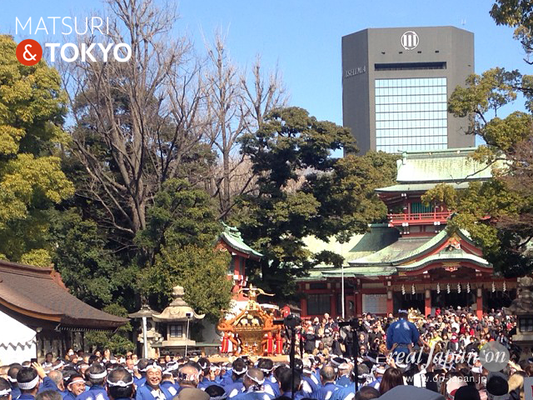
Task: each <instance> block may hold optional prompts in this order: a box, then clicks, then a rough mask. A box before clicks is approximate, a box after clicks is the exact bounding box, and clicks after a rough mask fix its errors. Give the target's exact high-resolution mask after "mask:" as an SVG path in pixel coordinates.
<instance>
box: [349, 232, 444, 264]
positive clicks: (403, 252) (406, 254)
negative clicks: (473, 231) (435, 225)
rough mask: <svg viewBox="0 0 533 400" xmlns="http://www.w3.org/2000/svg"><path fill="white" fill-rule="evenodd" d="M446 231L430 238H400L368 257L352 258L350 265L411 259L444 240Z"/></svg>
mask: <svg viewBox="0 0 533 400" xmlns="http://www.w3.org/2000/svg"><path fill="white" fill-rule="evenodd" d="M446 236H447V233H446V231H444V230H443V231H441V232H440V233H439V234H437V235H435V236H433V237H432V238H430V239H429V240H428V238H427V237H415V238H409V237H408V238H400V239H399V240H398V241H396V242H394V243H393V244H391V245H390V246H387V247H385V248H384V249H382V250H380V251H378V252H376V253H373V254H371V255H369V256H367V257H363V258H359V259H352V260H350V261H349V264H350V265H368V264H386V265H391V264H395V263H398V262H400V261H403V260H406V259H409V258H411V257H413V256H415V255H417V254H420V253H423V252H424V251H426V250H428V249H430V248H431V247H433V246H434V245H435V244H437V243H439V242H440V241H441V240H444V239H445V238H446Z"/></svg>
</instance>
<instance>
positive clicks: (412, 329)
mask: <svg viewBox="0 0 533 400" xmlns="http://www.w3.org/2000/svg"><path fill="white" fill-rule="evenodd" d="M419 338H420V333H419V332H418V329H417V327H416V325H415V324H413V323H412V322H409V321H407V311H406V310H398V320H397V321H395V322H393V323H392V324H391V325H390V326H389V329H387V349H388V350H390V351H391V353H392V354H393V355H394V354H400V353H403V354H404V355H407V354H409V353H410V352H411V350H412V348H413V345H415V344H417V343H418V339H419Z"/></svg>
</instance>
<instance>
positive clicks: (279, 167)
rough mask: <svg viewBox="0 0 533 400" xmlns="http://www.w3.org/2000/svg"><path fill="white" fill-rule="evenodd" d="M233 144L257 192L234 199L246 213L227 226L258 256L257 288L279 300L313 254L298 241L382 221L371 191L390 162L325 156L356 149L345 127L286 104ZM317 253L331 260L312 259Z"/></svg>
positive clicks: (389, 172) (380, 157)
mask: <svg viewBox="0 0 533 400" xmlns="http://www.w3.org/2000/svg"><path fill="white" fill-rule="evenodd" d="M241 143H242V152H243V153H244V154H245V155H246V156H248V157H250V159H251V161H252V163H253V172H254V174H255V175H256V176H257V182H258V188H257V190H256V193H253V194H251V195H247V196H243V197H242V199H241V207H242V209H243V210H245V211H246V213H242V214H241V215H239V219H235V223H239V224H240V230H241V232H242V233H243V237H244V238H245V240H246V241H247V242H248V243H250V245H251V246H252V247H254V248H256V249H257V250H258V251H260V252H261V253H263V254H264V255H265V257H264V258H263V259H262V260H261V261H260V262H259V263H258V265H256V266H255V268H253V269H254V271H251V272H252V273H255V275H256V277H258V276H259V274H260V275H261V285H262V286H263V287H264V288H265V289H267V290H270V291H273V292H275V293H277V294H278V295H280V296H289V295H291V294H292V293H293V291H294V277H297V276H302V275H304V274H305V273H307V271H308V270H309V268H310V267H311V266H312V265H313V262H312V261H311V260H312V259H313V257H314V256H315V255H313V254H311V253H310V252H309V250H307V249H306V248H305V246H304V243H303V238H304V237H306V236H308V235H315V236H317V237H319V238H321V239H323V240H328V238H329V237H331V236H334V235H336V236H339V238H340V239H341V240H343V239H346V238H348V237H349V236H350V235H351V234H353V233H356V232H364V231H365V230H366V229H367V224H368V223H370V222H372V221H374V220H379V219H380V218H383V217H384V216H385V213H386V208H385V206H384V205H383V204H382V203H381V202H380V201H379V200H378V199H377V197H376V196H375V194H374V189H375V188H376V187H379V186H385V185H388V184H390V183H391V182H393V180H394V177H395V175H396V167H395V159H394V157H393V156H390V155H387V154H383V153H369V154H368V155H366V156H363V157H359V158H357V157H355V156H347V157H346V158H344V159H336V158H333V157H332V155H331V154H332V152H333V151H335V150H339V149H341V148H344V149H345V151H347V152H349V153H350V152H354V151H356V148H355V143H354V139H353V138H352V136H351V134H350V132H349V130H348V129H346V128H343V127H340V126H337V125H335V124H333V123H331V122H327V121H318V120H317V119H316V118H314V117H311V116H309V114H308V112H307V111H305V110H303V109H301V108H297V107H291V108H284V109H277V110H275V111H273V112H271V113H270V114H268V115H267V116H266V117H265V120H264V124H263V125H261V127H260V129H259V130H258V132H257V133H255V134H248V135H245V136H244V137H243V139H242V141H241ZM325 256H328V257H329V256H331V255H321V256H318V257H319V258H321V257H325Z"/></svg>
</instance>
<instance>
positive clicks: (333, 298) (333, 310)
mask: <svg viewBox="0 0 533 400" xmlns="http://www.w3.org/2000/svg"><path fill="white" fill-rule="evenodd" d="M336 303H337V293H336V292H333V294H330V295H329V311H330V312H329V315H330V316H331V317H332V318H335V317H336V316H337V304H336Z"/></svg>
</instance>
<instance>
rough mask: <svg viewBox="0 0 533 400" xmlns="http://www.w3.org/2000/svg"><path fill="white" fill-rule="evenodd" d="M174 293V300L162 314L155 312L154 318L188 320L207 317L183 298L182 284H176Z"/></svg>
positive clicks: (158, 320) (163, 320) (159, 320)
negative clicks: (198, 312)
mask: <svg viewBox="0 0 533 400" xmlns="http://www.w3.org/2000/svg"><path fill="white" fill-rule="evenodd" d="M172 295H173V296H174V300H173V301H172V303H170V305H169V306H168V307H167V308H165V309H164V310H163V312H162V313H161V314H154V315H153V316H152V318H153V319H154V321H157V322H172V321H187V320H192V321H194V320H199V319H203V318H204V317H205V314H196V312H195V311H194V310H193V309H192V307H190V306H189V305H188V304H187V303H186V302H185V300H183V295H184V290H183V287H182V286H175V287H174V289H173V291H172Z"/></svg>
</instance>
